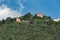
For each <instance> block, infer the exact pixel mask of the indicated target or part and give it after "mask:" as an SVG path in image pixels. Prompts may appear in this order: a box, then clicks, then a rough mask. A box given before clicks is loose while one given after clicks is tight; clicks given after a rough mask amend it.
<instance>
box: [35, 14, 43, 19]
mask: <svg viewBox="0 0 60 40" xmlns="http://www.w3.org/2000/svg"><path fill="white" fill-rule="evenodd" d="M36 16H38V17H41V18H43V17H44V15H43V14H42V13H37V14H36Z"/></svg>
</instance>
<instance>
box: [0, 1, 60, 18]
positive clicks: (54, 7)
mask: <svg viewBox="0 0 60 40" xmlns="http://www.w3.org/2000/svg"><path fill="white" fill-rule="evenodd" d="M2 4H4V5H7V6H8V8H10V9H11V10H16V11H18V12H20V13H21V14H23V15H24V14H26V13H27V12H31V13H32V14H33V15H34V14H36V13H39V12H41V13H43V14H45V15H47V16H51V17H52V18H60V0H0V6H1V5H2Z"/></svg>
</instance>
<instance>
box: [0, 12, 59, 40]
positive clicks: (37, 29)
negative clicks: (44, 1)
mask: <svg viewBox="0 0 60 40" xmlns="http://www.w3.org/2000/svg"><path fill="white" fill-rule="evenodd" d="M20 18H21V20H24V21H21V22H16V21H15V18H14V19H12V18H7V19H6V20H2V21H0V40H60V21H59V22H55V21H53V20H52V19H51V17H49V16H45V15H44V17H43V18H41V17H37V16H36V15H35V16H33V15H32V14H30V13H28V14H25V15H24V16H22V17H20Z"/></svg>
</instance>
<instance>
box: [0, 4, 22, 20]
mask: <svg viewBox="0 0 60 40" xmlns="http://www.w3.org/2000/svg"><path fill="white" fill-rule="evenodd" d="M19 16H21V14H20V13H19V12H18V11H16V10H12V9H11V8H9V7H8V6H7V5H2V6H0V20H2V19H6V18H7V17H11V18H14V17H19Z"/></svg>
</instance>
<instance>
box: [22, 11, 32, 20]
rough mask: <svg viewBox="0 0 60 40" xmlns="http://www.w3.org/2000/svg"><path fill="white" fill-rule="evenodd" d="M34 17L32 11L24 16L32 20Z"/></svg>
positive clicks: (25, 18)
mask: <svg viewBox="0 0 60 40" xmlns="http://www.w3.org/2000/svg"><path fill="white" fill-rule="evenodd" d="M32 18H33V15H32V14H31V13H30V12H28V13H27V14H25V15H24V16H23V19H24V20H32Z"/></svg>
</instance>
